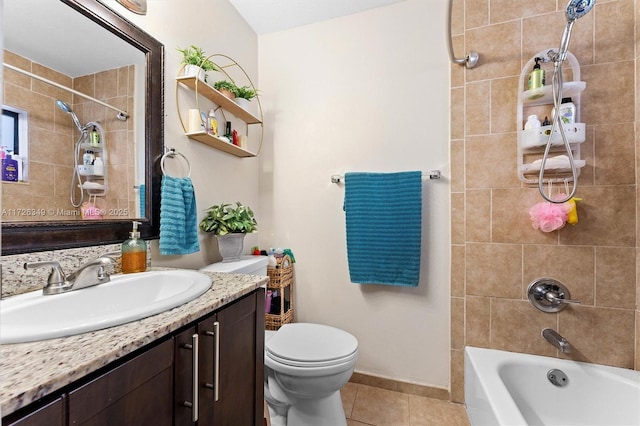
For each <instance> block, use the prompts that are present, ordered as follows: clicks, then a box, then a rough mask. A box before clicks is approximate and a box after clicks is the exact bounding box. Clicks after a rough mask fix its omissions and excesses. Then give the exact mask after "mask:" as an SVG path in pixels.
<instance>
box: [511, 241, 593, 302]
mask: <svg viewBox="0 0 640 426" xmlns="http://www.w3.org/2000/svg"><path fill="white" fill-rule="evenodd" d="M523 259H524V260H523V273H522V284H523V289H522V291H523V293H522V294H523V297H524V298H526V297H527V296H526V291H527V287H528V286H529V283H531V282H532V281H533V280H535V279H537V278H545V277H548V278H554V279H556V280H558V281H560V282H561V283H563V284H564V285H565V286H566V287H567V288H568V289H569V292H570V293H571V297H572V298H573V299H578V300H580V302H581V303H582V304H584V305H593V301H594V287H595V276H594V269H595V250H594V248H593V247H566V246H557V245H556V246H551V245H525V246H524V254H523Z"/></svg>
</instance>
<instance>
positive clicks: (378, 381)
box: [349, 373, 451, 401]
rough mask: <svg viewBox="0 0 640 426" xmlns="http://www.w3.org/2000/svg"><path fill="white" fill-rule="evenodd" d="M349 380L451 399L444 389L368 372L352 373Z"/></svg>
mask: <svg viewBox="0 0 640 426" xmlns="http://www.w3.org/2000/svg"><path fill="white" fill-rule="evenodd" d="M349 381H350V382H351V383H357V384H360V385H367V386H373V387H376V388H380V389H386V390H390V391H395V392H400V393H407V394H411V395H417V396H423V397H426V398H434V399H440V400H443V401H449V400H450V399H451V397H450V395H449V391H448V390H446V389H441V388H434V387H431V386H424V385H418V384H415V383H408V382H401V381H399V380H393V379H387V378H384V377H377V376H372V375H369V374H363V373H353V375H352V376H351V378H350V379H349Z"/></svg>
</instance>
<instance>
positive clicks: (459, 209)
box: [451, 192, 465, 244]
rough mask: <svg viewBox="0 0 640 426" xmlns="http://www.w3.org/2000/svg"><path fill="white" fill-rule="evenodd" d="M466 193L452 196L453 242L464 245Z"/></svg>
mask: <svg viewBox="0 0 640 426" xmlns="http://www.w3.org/2000/svg"><path fill="white" fill-rule="evenodd" d="M464 210H465V209H464V193H461V192H457V193H453V194H451V242H452V243H453V244H464V241H465V235H464Z"/></svg>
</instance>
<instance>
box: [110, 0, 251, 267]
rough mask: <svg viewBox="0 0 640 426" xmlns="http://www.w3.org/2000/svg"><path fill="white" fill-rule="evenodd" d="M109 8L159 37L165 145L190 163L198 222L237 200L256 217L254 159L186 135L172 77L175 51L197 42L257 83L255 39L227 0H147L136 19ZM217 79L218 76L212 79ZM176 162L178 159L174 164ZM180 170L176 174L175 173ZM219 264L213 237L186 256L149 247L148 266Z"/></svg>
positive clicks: (190, 102) (184, 102)
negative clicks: (210, 211)
mask: <svg viewBox="0 0 640 426" xmlns="http://www.w3.org/2000/svg"><path fill="white" fill-rule="evenodd" d="M104 3H106V4H107V5H108V6H109V7H111V8H112V9H114V10H115V11H117V12H118V13H120V14H121V15H123V16H124V17H125V18H127V19H129V20H130V21H132V22H133V23H134V24H136V25H137V26H139V27H140V28H142V29H143V30H145V31H146V32H148V33H149V34H151V35H152V36H153V37H155V38H156V39H158V40H159V41H160V42H161V43H163V44H164V47H165V87H164V89H165V96H164V102H165V104H164V111H165V134H164V142H165V146H166V147H172V148H176V150H177V151H179V152H181V153H183V154H184V155H185V156H186V157H187V158H188V159H189V162H190V164H191V169H192V174H191V179H192V181H193V184H194V187H195V192H196V203H197V207H198V210H199V215H198V221H199V220H200V219H201V218H202V216H204V210H205V209H206V208H207V207H209V206H210V205H212V204H219V203H221V202H228V203H234V202H235V201H240V202H242V203H244V204H246V205H249V206H251V207H252V208H254V210H255V211H256V214H257V215H258V217H259V198H258V171H259V168H258V164H259V163H258V161H259V160H258V159H257V158H247V159H241V158H237V157H234V156H232V155H229V154H225V153H222V152H220V151H218V150H215V149H213V148H211V147H208V146H206V145H203V144H201V143H199V142H195V141H192V140H190V139H188V138H187V137H185V136H184V132H183V129H182V126H181V124H180V120H179V118H178V111H177V107H176V92H175V78H176V76H177V75H178V71H179V69H180V67H181V64H180V61H181V59H182V54H181V53H180V52H178V51H177V48H179V47H180V48H184V47H187V46H189V45H192V44H195V45H197V46H200V47H202V48H203V49H204V51H205V52H206V53H207V54H208V55H210V54H214V53H222V54H225V55H228V56H230V57H231V58H233V59H234V60H235V61H236V62H238V63H239V64H240V65H242V67H243V68H244V69H245V70H246V72H247V73H248V74H249V76H250V77H251V78H252V79H253V80H254V83H256V85H257V79H258V38H257V36H256V34H255V33H254V32H253V30H252V29H251V28H250V27H249V26H248V25H247V23H246V22H245V21H244V19H243V18H242V17H241V16H240V15H239V14H238V12H237V11H236V9H235V8H234V7H233V6H231V4H230V3H229V2H228V1H227V0H215V1H212V0H180V1H168V0H156V1H149V2H148V11H147V14H146V15H136V14H134V13H131V12H129V11H127V10H126V9H124V8H123V7H122V6H121V5H120V4H118V3H117V2H116V1H115V0H107V1H104ZM216 79H217V78H216ZM185 93H187V92H185V91H181V92H179V94H178V102H180V104H181V112H182V114H183V119H185V120H186V114H187V112H186V111H187V109H188V108H189V107H191V108H195V107H196V106H195V105H196V104H195V100H194V98H193V97H192V96H191V95H185ZM176 161H178V160H176ZM177 172H178V170H176V173H177ZM257 239H258V236H257V235H254V236H248V237H247V239H246V241H245V246H246V247H247V248H246V249H247V250H248V247H250V246H251V245H255V244H257ZM217 260H219V257H218V253H217V246H216V243H215V240H214V239H213V237H206V236H205V237H201V250H200V252H199V253H196V254H193V255H188V256H160V254H159V252H158V250H157V241H154V242H153V243H152V264H154V265H160V266H179V267H197V266H200V265H204V264H207V263H211V262H213V261H217Z"/></svg>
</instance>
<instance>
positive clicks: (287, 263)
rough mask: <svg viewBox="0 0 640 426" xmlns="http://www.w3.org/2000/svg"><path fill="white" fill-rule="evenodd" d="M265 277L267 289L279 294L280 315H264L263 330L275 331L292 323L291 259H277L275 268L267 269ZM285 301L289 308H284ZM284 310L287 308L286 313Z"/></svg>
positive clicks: (285, 257) (287, 257)
mask: <svg viewBox="0 0 640 426" xmlns="http://www.w3.org/2000/svg"><path fill="white" fill-rule="evenodd" d="M267 275H268V276H269V284H267V288H268V289H270V290H278V291H279V292H280V313H279V314H265V315H264V317H265V318H264V319H265V321H264V322H265V328H266V329H267V330H277V329H279V328H280V327H281V326H282V325H283V324H287V323H290V322H293V262H292V261H291V258H290V257H289V256H284V257H282V258H279V259H278V265H277V266H276V267H272V266H270V267H268V268H267ZM287 290H288V291H287ZM286 296H288V299H287V297H286ZM285 299H286V300H288V301H289V306H285ZM285 308H287V309H286V311H285Z"/></svg>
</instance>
